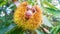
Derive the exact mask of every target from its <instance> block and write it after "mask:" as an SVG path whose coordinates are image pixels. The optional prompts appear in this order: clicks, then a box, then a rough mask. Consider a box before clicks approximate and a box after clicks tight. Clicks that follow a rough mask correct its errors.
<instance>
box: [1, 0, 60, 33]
mask: <svg viewBox="0 0 60 34" xmlns="http://www.w3.org/2000/svg"><path fill="white" fill-rule="evenodd" d="M18 1H19V2H20V3H22V2H24V1H27V2H29V3H30V4H31V5H34V4H35V3H37V5H38V6H39V7H40V8H41V10H42V12H43V17H42V18H43V19H42V25H41V27H39V28H38V29H36V30H35V31H32V32H28V31H27V30H26V31H22V29H21V28H17V27H16V24H14V21H13V13H14V10H15V9H16V6H15V4H14V3H13V2H12V0H0V34H60V0H18Z"/></svg>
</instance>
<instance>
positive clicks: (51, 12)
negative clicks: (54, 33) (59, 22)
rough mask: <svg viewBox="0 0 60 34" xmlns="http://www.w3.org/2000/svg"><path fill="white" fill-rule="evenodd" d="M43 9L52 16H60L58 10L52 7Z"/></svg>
mask: <svg viewBox="0 0 60 34" xmlns="http://www.w3.org/2000/svg"><path fill="white" fill-rule="evenodd" d="M45 11H46V12H47V13H50V14H52V15H54V16H60V10H55V9H52V8H45Z"/></svg>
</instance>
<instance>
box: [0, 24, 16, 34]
mask: <svg viewBox="0 0 60 34" xmlns="http://www.w3.org/2000/svg"><path fill="white" fill-rule="evenodd" d="M0 27H1V28H0V34H5V32H7V31H9V30H11V29H12V28H14V27H15V25H14V24H10V25H9V26H7V27H5V26H0Z"/></svg>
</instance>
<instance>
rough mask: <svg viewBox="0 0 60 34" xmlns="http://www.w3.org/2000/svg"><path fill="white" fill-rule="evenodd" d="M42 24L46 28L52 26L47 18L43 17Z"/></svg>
mask: <svg viewBox="0 0 60 34" xmlns="http://www.w3.org/2000/svg"><path fill="white" fill-rule="evenodd" d="M42 19H43V24H44V25H46V26H48V27H53V25H52V24H51V22H50V21H49V20H48V18H47V17H46V16H45V15H44V16H43V18H42Z"/></svg>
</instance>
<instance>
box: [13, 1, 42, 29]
mask: <svg viewBox="0 0 60 34" xmlns="http://www.w3.org/2000/svg"><path fill="white" fill-rule="evenodd" d="M27 5H28V3H27V2H23V3H21V5H20V6H19V7H18V8H17V9H16V10H15V12H14V16H13V18H14V22H15V24H17V26H18V27H22V28H23V29H24V30H26V29H28V30H35V29H37V28H38V27H39V26H40V25H41V21H42V11H41V9H40V8H39V7H38V6H36V13H35V14H34V15H33V16H32V17H31V18H29V19H28V20H26V18H25V12H26V10H27V9H26V6H27Z"/></svg>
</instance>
